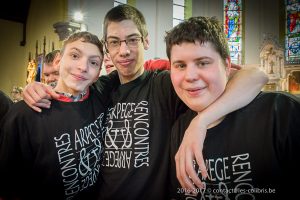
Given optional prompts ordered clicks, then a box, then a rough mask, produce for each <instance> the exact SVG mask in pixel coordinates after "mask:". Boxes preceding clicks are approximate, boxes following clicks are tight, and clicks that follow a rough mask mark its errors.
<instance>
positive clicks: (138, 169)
mask: <svg viewBox="0 0 300 200" xmlns="http://www.w3.org/2000/svg"><path fill="white" fill-rule="evenodd" d="M182 110H186V107H185V106H184V105H183V104H182V102H181V101H180V100H179V98H178V97H177V96H176V93H175V91H174V89H173V87H172V84H171V80H170V75H169V72H167V71H155V72H148V71H145V72H144V73H143V74H142V75H141V76H140V77H138V78H137V79H135V80H133V81H131V82H129V83H126V84H123V85H120V86H119V87H117V88H115V89H114V90H113V91H112V105H111V106H110V107H109V110H108V114H107V132H106V135H105V140H104V145H105V149H104V157H103V169H102V171H101V173H100V174H101V179H99V184H100V185H99V198H98V199H101V200H103V199H114V200H115V199H123V200H124V199H130V200H135V199H137V200H140V199H143V200H145V199H151V200H152V199H157V200H160V199H166V197H167V192H168V191H167V188H168V170H169V164H170V163H169V142H170V132H171V127H172V124H173V122H174V121H175V119H176V118H177V116H178V115H179V113H182V112H183V111H182Z"/></svg>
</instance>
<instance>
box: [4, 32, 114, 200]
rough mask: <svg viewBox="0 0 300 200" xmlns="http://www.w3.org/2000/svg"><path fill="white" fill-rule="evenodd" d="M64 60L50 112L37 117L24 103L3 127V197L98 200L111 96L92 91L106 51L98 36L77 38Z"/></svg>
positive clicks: (84, 34)
mask: <svg viewBox="0 0 300 200" xmlns="http://www.w3.org/2000/svg"><path fill="white" fill-rule="evenodd" d="M59 57H60V58H59V60H60V62H59V66H60V69H59V70H60V71H59V74H60V76H59V78H58V81H57V85H56V86H55V88H54V91H55V92H53V93H51V95H52V96H53V97H54V98H55V99H53V100H52V106H51V108H50V109H47V110H44V112H42V113H38V112H36V111H34V110H32V109H31V108H30V107H28V106H27V105H26V103H25V102H24V101H20V102H18V103H16V104H14V105H13V106H12V107H11V108H10V110H9V111H8V113H7V114H6V116H5V118H4V119H3V124H2V125H1V126H0V127H1V128H0V129H1V130H0V131H1V135H0V177H1V178H0V196H1V197H6V198H8V199H10V198H17V199H22V200H27V199H28V200H37V199H49V200H50V199H51V200H53V199H92V198H93V197H94V195H95V190H94V189H95V183H96V181H97V178H98V174H99V172H100V165H101V162H100V161H101V152H102V151H103V146H102V142H101V141H102V140H103V138H102V137H103V134H104V133H103V124H102V123H103V121H104V120H105V118H106V117H105V114H104V113H105V111H106V108H107V106H108V105H107V104H108V98H106V97H108V96H109V95H108V93H105V90H102V93H100V92H98V91H97V90H95V89H93V88H92V87H89V86H90V85H91V84H92V83H94V82H95V81H96V80H97V79H98V77H99V73H100V70H101V65H102V61H103V46H102V43H101V42H100V40H99V39H98V37H97V36H96V35H93V34H91V33H89V32H77V33H74V34H72V35H71V36H69V37H68V38H67V40H66V41H64V44H63V47H62V50H61V54H60V55H59ZM40 84H42V83H40ZM105 88H106V92H107V91H109V92H110V90H111V88H109V87H108V86H107V87H105ZM4 199H5V198H4Z"/></svg>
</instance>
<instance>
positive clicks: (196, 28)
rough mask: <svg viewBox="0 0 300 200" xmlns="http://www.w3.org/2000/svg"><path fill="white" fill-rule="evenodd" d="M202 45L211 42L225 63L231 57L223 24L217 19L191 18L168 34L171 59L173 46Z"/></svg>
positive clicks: (166, 38)
mask: <svg viewBox="0 0 300 200" xmlns="http://www.w3.org/2000/svg"><path fill="white" fill-rule="evenodd" d="M196 41H197V42H199V43H200V44H203V43H206V42H210V43H211V44H212V46H213V47H214V48H215V50H216V51H217V52H218V53H219V54H220V56H221V57H222V59H223V60H224V61H225V60H226V58H228V57H229V56H230V53H229V48H228V42H227V39H226V35H225V33H224V30H223V26H222V24H221V23H220V22H219V21H218V20H217V18H216V17H191V18H189V19H188V20H186V21H184V22H182V23H180V24H178V25H177V26H175V27H174V28H173V29H171V30H170V31H169V32H167V33H166V36H165V42H166V51H167V56H168V58H169V59H171V50H172V47H173V45H179V44H181V43H183V42H189V43H195V42H196Z"/></svg>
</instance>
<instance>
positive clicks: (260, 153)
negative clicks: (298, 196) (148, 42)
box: [165, 17, 300, 200]
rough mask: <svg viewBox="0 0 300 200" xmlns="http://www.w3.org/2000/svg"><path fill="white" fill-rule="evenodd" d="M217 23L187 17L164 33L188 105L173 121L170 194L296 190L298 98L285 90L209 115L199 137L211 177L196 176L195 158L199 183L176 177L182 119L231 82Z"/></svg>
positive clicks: (284, 193) (268, 195) (275, 195)
mask: <svg viewBox="0 0 300 200" xmlns="http://www.w3.org/2000/svg"><path fill="white" fill-rule="evenodd" d="M222 27H223V26H222V25H221V23H220V22H219V21H218V20H217V19H216V18H208V17H192V18H190V19H188V20H187V21H184V22H182V23H180V24H179V25H177V26H176V27H174V28H173V29H172V30H171V31H169V32H167V35H166V37H165V41H166V44H167V55H168V58H169V59H170V62H171V79H172V83H173V85H174V88H175V91H176V93H177V95H178V96H179V97H180V99H181V100H182V101H183V102H184V103H185V104H186V105H187V106H188V107H189V110H188V111H187V112H186V113H185V114H183V115H181V116H180V117H179V119H178V120H177V121H176V122H175V124H174V126H173V129H172V133H173V134H172V137H171V156H170V157H171V159H172V162H171V176H170V177H171V184H170V185H171V187H170V188H171V190H170V195H171V196H170V198H171V199H174V200H179V199H199V200H200V199H201V200H202V199H286V198H288V197H289V195H290V193H295V192H296V191H297V187H298V185H297V184H294V183H291V179H295V181H296V180H299V173H298V171H299V168H300V165H299V163H300V157H299V152H300V135H299V134H300V126H299V124H300V117H299V116H300V100H299V99H298V98H296V97H295V96H293V95H290V94H288V93H282V92H268V93H267V92H261V93H259V94H258V95H257V96H256V97H255V98H254V99H253V100H252V101H251V103H250V104H248V105H246V106H245V107H242V108H240V109H238V110H236V111H234V112H232V113H230V114H227V115H226V116H224V117H220V118H219V119H217V120H215V121H214V122H212V123H210V125H209V127H208V130H207V136H206V139H205V142H204V145H203V152H204V155H203V156H204V158H205V160H206V165H207V170H208V175H209V178H208V179H205V177H202V176H201V173H200V170H199V166H198V165H197V164H196V163H195V169H194V170H195V171H196V172H197V175H198V176H199V178H201V180H203V181H204V183H205V186H206V187H204V189H198V188H197V189H196V190H186V189H185V188H182V187H181V186H180V182H179V181H178V180H177V178H176V171H177V169H176V168H180V166H178V165H177V163H176V162H175V160H177V159H179V156H180V155H178V154H177V151H178V148H179V146H180V144H181V141H182V139H183V137H185V134H186V129H187V127H188V126H189V125H190V123H191V121H192V120H193V118H194V117H195V116H196V115H198V114H199V113H203V112H207V110H209V107H210V105H211V104H213V103H214V102H215V101H216V100H217V99H218V98H220V96H221V95H222V94H223V93H224V92H225V88H226V85H228V84H229V82H228V76H229V70H230V66H231V63H230V54H229V49H228V44H227V40H226V36H225V34H224V32H223V28H222ZM233 78H234V77H233ZM236 100H237V99H232V101H236ZM223 106H224V107H226V106H227V105H226V104H224V105H223Z"/></svg>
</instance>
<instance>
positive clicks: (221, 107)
mask: <svg viewBox="0 0 300 200" xmlns="http://www.w3.org/2000/svg"><path fill="white" fill-rule="evenodd" d="M267 82H268V77H267V75H266V74H265V73H264V72H263V71H261V70H260V69H258V68H256V67H248V68H244V69H241V70H239V71H238V72H237V73H236V74H235V75H234V76H233V77H232V78H231V79H230V80H229V81H228V83H227V86H226V89H225V91H224V93H223V94H222V95H221V96H220V98H218V99H217V100H216V101H215V102H214V103H212V104H211V105H210V106H209V107H207V108H206V109H205V110H203V111H202V112H201V113H199V115H200V118H201V121H202V123H205V124H206V125H207V126H208V125H209V124H211V123H213V122H215V121H216V120H218V119H220V118H222V117H223V116H225V115H227V114H228V113H231V112H233V111H235V110H237V109H239V108H242V107H244V106H246V105H247V104H249V103H250V102H251V101H252V100H253V99H254V98H255V97H256V96H257V94H258V93H259V92H260V91H261V89H262V87H263V86H264V85H265V84H266V83H267Z"/></svg>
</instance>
